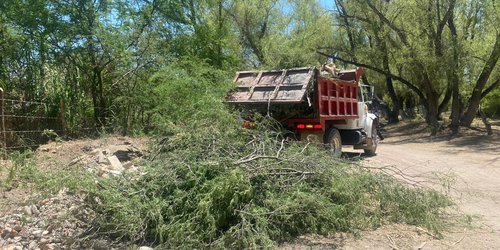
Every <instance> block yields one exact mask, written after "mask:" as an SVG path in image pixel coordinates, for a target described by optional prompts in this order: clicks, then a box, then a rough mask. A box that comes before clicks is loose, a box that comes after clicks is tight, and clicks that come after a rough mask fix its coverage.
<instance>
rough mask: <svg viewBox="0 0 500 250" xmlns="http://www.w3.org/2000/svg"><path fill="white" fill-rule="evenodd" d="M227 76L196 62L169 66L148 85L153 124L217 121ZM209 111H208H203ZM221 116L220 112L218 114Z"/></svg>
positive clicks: (175, 63)
mask: <svg viewBox="0 0 500 250" xmlns="http://www.w3.org/2000/svg"><path fill="white" fill-rule="evenodd" d="M229 79H230V76H229V75H228V74H227V73H226V72H224V71H221V70H218V69H216V68H214V67H211V66H209V65H208V64H206V63H204V62H203V61H198V60H196V59H184V60H179V61H176V62H173V63H171V64H170V65H168V66H167V67H165V68H163V69H162V70H160V71H158V72H157V73H156V74H155V75H153V76H152V77H151V79H150V81H149V86H148V87H149V88H151V89H152V92H151V95H150V96H147V98H152V99H153V101H152V102H151V101H150V103H151V104H152V105H153V106H151V109H150V110H148V112H150V113H151V114H154V120H155V121H156V124H158V123H161V122H162V121H175V122H176V123H186V122H196V120H197V117H204V118H205V119H206V118H214V119H215V118H217V116H218V115H219V113H221V111H222V109H223V105H222V102H221V100H222V99H223V97H224V96H225V95H226V93H227V92H228V91H229V89H230V88H231V87H232V83H231V82H230V80H229ZM207 107H210V108H207ZM222 113H223V111H222Z"/></svg>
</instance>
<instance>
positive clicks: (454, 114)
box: [448, 2, 461, 135]
mask: <svg viewBox="0 0 500 250" xmlns="http://www.w3.org/2000/svg"><path fill="white" fill-rule="evenodd" d="M453 3H454V2H453ZM448 26H449V27H450V32H451V37H452V46H453V64H452V65H451V70H450V71H451V72H450V76H449V81H450V84H451V91H452V97H453V101H452V103H451V125H450V128H451V133H452V134H454V135H455V134H458V129H459V126H460V113H461V110H460V106H461V105H460V102H461V100H460V90H459V77H458V73H457V71H458V67H459V65H458V46H459V45H458V37H457V29H456V27H455V23H454V20H453V13H451V14H450V16H449V18H448Z"/></svg>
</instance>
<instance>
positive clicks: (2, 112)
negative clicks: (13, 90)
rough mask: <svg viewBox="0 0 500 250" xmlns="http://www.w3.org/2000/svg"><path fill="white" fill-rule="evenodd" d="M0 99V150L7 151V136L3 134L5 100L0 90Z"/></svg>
mask: <svg viewBox="0 0 500 250" xmlns="http://www.w3.org/2000/svg"><path fill="white" fill-rule="evenodd" d="M0 93H1V94H0V99H1V101H2V111H1V114H2V131H1V132H2V139H3V141H2V148H3V149H4V150H7V135H6V134H5V98H4V94H3V89H2V88H0Z"/></svg>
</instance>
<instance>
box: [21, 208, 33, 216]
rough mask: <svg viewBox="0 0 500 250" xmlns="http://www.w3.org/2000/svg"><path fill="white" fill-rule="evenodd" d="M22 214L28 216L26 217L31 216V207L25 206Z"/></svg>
mask: <svg viewBox="0 0 500 250" xmlns="http://www.w3.org/2000/svg"><path fill="white" fill-rule="evenodd" d="M23 213H24V214H25V215H28V216H31V215H33V212H32V210H31V206H25V207H23Z"/></svg>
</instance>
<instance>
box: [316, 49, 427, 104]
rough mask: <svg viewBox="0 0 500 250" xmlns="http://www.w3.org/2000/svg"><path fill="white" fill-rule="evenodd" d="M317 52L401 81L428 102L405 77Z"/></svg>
mask: <svg viewBox="0 0 500 250" xmlns="http://www.w3.org/2000/svg"><path fill="white" fill-rule="evenodd" d="M316 52H317V53H318V54H320V55H324V56H326V57H330V58H333V59H335V60H339V61H341V62H343V63H347V64H352V65H355V66H359V67H364V68H367V69H371V70H373V71H375V72H377V73H380V74H382V75H385V76H389V77H391V78H392V79H394V80H398V81H400V82H401V83H403V84H404V85H406V86H407V87H408V88H410V89H411V90H413V91H414V92H415V93H416V94H417V95H418V97H420V98H422V100H427V99H426V98H425V95H424V93H422V91H420V89H419V88H417V87H416V86H415V85H413V84H412V83H411V82H410V81H408V80H406V79H404V78H403V77H401V76H398V75H394V74H392V73H390V72H387V71H385V70H383V69H380V68H377V67H375V66H372V65H368V64H364V63H359V62H353V61H350V60H346V59H343V58H340V57H338V56H334V55H328V54H326V53H323V52H321V51H316Z"/></svg>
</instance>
